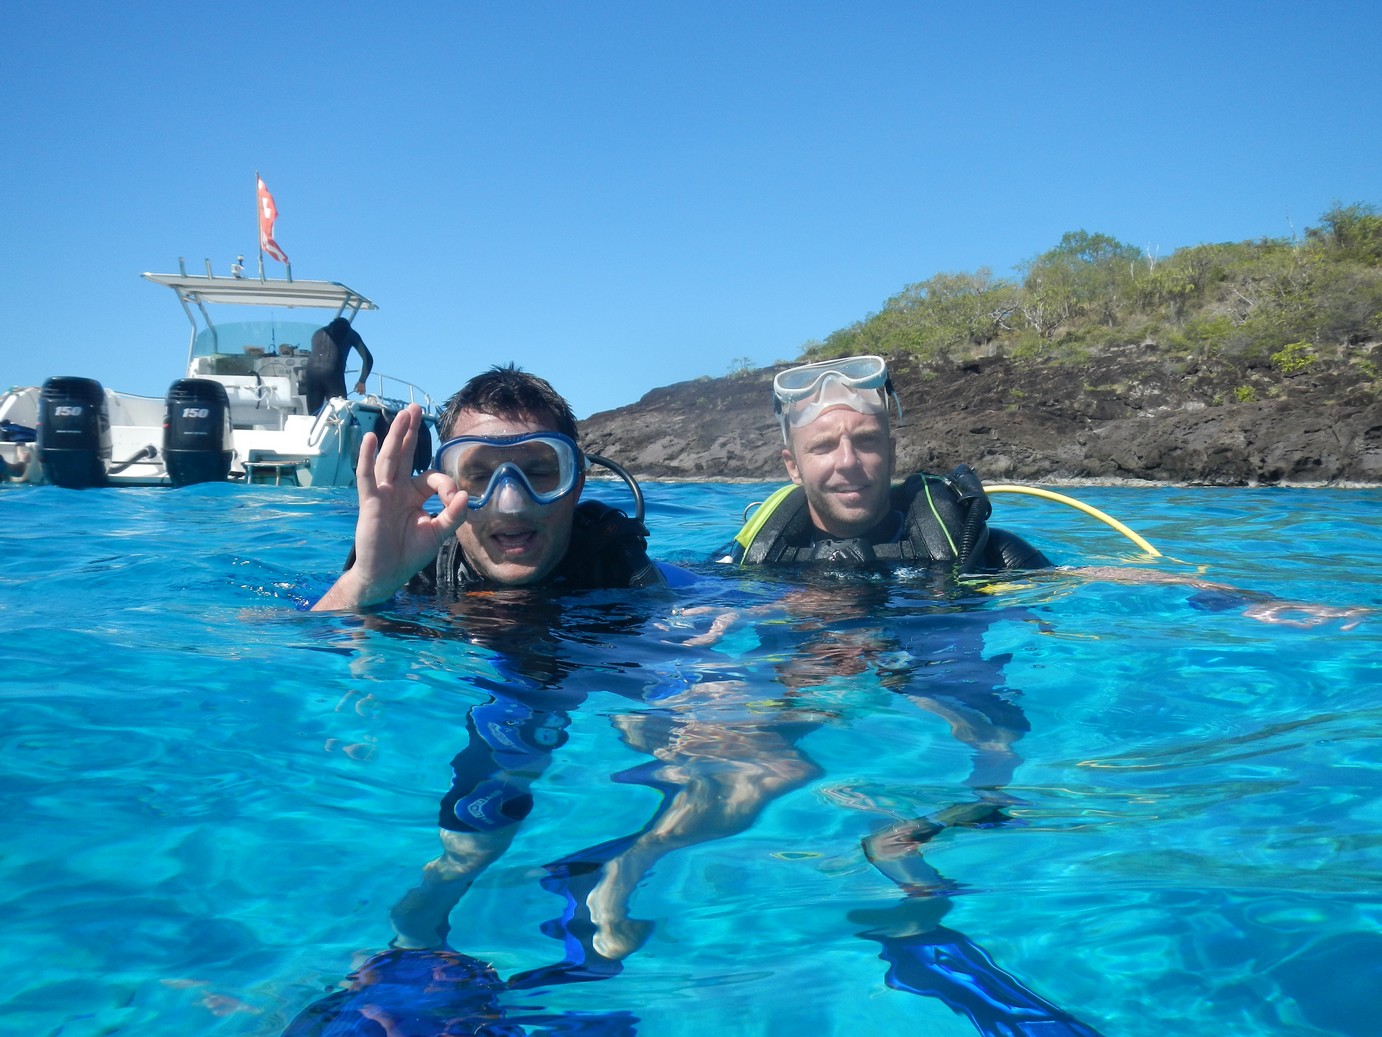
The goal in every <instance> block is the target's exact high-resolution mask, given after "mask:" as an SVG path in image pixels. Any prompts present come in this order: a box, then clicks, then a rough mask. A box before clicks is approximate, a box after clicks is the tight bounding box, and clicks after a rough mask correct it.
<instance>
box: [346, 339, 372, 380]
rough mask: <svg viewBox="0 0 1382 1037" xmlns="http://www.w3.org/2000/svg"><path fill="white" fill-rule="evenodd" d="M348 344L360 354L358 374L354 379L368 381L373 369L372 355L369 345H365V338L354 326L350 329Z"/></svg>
mask: <svg viewBox="0 0 1382 1037" xmlns="http://www.w3.org/2000/svg"><path fill="white" fill-rule="evenodd" d="M350 344H351V345H352V346H354V347H355V351H356V352H357V353H359V354H360V376H359V377H358V378H356V379H355V380H356V381H357V382H366V381H369V375H370V372H371V371H373V370H374V356H373V354H371V353H370V351H369V347H368V346H367V345H365V340H364V339H362V338H361V337H360V333H359V332H358V331H356V330H355V329H354V328H352V329H351V330H350Z"/></svg>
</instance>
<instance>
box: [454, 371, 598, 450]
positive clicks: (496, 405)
mask: <svg viewBox="0 0 1382 1037" xmlns="http://www.w3.org/2000/svg"><path fill="white" fill-rule="evenodd" d="M465 410H469V411H475V412H476V413H477V414H491V415H493V416H495V417H497V418H535V419H538V420H545V419H549V418H550V419H551V422H552V431H553V432H560V433H561V434H562V435H564V436H569V437H570V438H571V439H573V440H574V439H577V432H576V416H575V414H573V413H572V412H571V404H569V403H567V402H566V400H565V398H563V397H562V395H561V394H560V393H559V392H557V391H556V390H555V389H553V388H552V386H551V383H550V382H548V381H547V380H546V379H545V378H539V377H538V376H537V375H535V374H529V373H528V372H527V371H520V370H519V369H518V367H517V366H516V365H514V364H509V365H508V366H506V367H501V366H499V365H495V366H494V367H492V368H490V369H489V370H488V371H485V372H484V373H483V374H477V375H476V376H475V377H474V378H472V379H471V380H470V381H468V382H466V383H465V385H463V386H461V390H460V392H458V393H456V395H455V396H452V397H451V399H449V400H447V401H446V406H445V408H443V410H442V414H441V421H440V422H439V423H438V425H437V428H438V429H439V430H440V432H441V435H442V438H443V439H449V438H450V437H451V434H452V433H451V430H452V429H453V428H455V427H456V419H457V418H459V417H460V414H461V411H465Z"/></svg>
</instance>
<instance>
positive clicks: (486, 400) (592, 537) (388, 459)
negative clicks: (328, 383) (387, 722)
mask: <svg viewBox="0 0 1382 1037" xmlns="http://www.w3.org/2000/svg"><path fill="white" fill-rule="evenodd" d="M421 421H422V414H421V410H420V409H419V408H418V407H417V406H416V405H413V406H410V407H408V408H406V409H405V410H403V411H401V412H400V413H399V415H398V416H397V417H396V418H395V420H394V422H393V424H392V426H391V427H390V429H389V432H388V434H387V436H386V437H385V439H384V442H383V444H382V446H380V445H379V444H378V443H377V440H376V438H375V437H374V434H373V433H370V434H368V435H366V436H365V437H364V441H363V443H362V445H361V448H360V457H359V462H358V465H357V468H356V481H357V492H358V496H359V503H360V510H359V516H358V519H357V523H356V532H355V546H354V551H353V552H352V558H351V559H350V561H349V562H348V563H347V565H348V567H347V568H346V570H345V571H344V572H343V573H342V574H341V575H340V577H339V578H338V579H337V580H336V582H335V583H334V584H333V585H332V586H331V588H330V589H329V590H328V591H327V592H326V594H325V595H323V597H322V598H321V599H320V600H319V601H318V602H317V603H316V605H314V606H313V608H314V609H315V610H342V609H350V610H356V609H361V608H368V607H369V606H373V605H378V604H381V603H383V602H385V601H387V600H389V599H390V598H392V597H393V596H394V595H395V594H396V593H397V592H399V591H400V590H406V591H407V592H408V593H411V594H418V595H426V596H428V597H430V598H433V599H437V600H440V601H442V602H454V603H456V604H457V606H458V608H460V610H461V611H460V612H459V613H458V618H459V621H460V622H461V624H462V625H463V626H464V627H465V628H466V629H467V632H468V633H470V634H474V635H475V636H476V638H477V639H478V640H480V641H482V642H483V643H485V644H488V645H493V646H494V647H496V648H497V649H498V650H499V651H500V652H501V653H502V654H503V659H504V661H503V663H502V667H503V669H504V675H505V679H504V680H501V681H489V680H484V679H480V678H476V679H474V680H473V681H472V683H474V684H475V685H476V686H477V687H480V688H482V690H485V691H487V692H488V693H489V694H490V696H491V697H490V699H489V700H488V701H487V702H485V703H483V704H481V705H477V706H475V707H473V708H472V709H471V710H470V711H469V714H468V716H467V718H466V726H467V734H468V741H467V744H466V747H465V748H464V749H462V750H461V752H460V753H458V754H457V755H456V757H455V759H453V760H452V773H453V782H452V786H451V789H450V791H449V792H448V793H447V794H446V796H445V797H444V798H443V800H442V803H441V808H440V812H439V827H440V837H441V841H442V847H443V852H442V855H441V856H440V857H438V858H437V859H436V860H434V861H432V862H431V863H429V864H428V865H427V866H426V867H425V868H424V870H423V879H422V883H421V884H420V885H419V886H418V887H417V888H415V889H413V890H411V891H409V892H408V893H407V894H405V896H404V897H403V899H402V900H401V901H400V902H399V903H398V904H397V905H396V906H395V908H394V910H393V912H392V916H391V917H392V920H393V924H394V928H395V930H396V932H397V938H396V940H395V944H394V945H395V946H397V947H405V948H414V949H420V948H437V947H444V946H445V941H446V937H447V933H448V931H449V915H450V912H451V910H452V908H454V906H455V905H456V903H457V902H458V901H459V900H460V898H461V896H462V895H464V893H465V892H466V890H467V889H469V887H470V885H471V884H472V883H473V882H474V880H475V879H476V877H478V876H479V874H480V873H481V872H483V871H484V870H485V869H486V868H487V867H488V866H489V865H490V864H492V863H493V862H494V861H495V860H497V859H498V858H499V857H500V856H501V855H502V854H503V853H504V852H505V850H506V849H507V848H508V846H509V845H510V844H511V843H512V841H513V839H514V836H515V834H516V832H517V829H518V826H519V825H520V824H521V823H522V821H523V820H524V819H525V818H526V817H527V815H528V813H529V812H530V811H531V810H532V807H533V797H532V793H531V791H530V788H531V785H532V784H533V782H534V781H535V780H536V779H537V777H539V776H540V775H541V773H542V772H543V771H544V770H545V769H546V767H547V765H548V763H549V762H550V759H551V754H552V752H553V751H554V750H555V749H557V748H559V747H560V746H561V745H562V744H564V743H565V742H566V740H567V733H566V728H567V726H568V725H569V724H570V710H571V709H572V708H574V707H575V706H577V705H579V703H580V701H581V699H582V698H583V697H584V695H583V694H582V693H580V692H578V691H573V690H569V689H566V688H564V687H563V685H562V678H563V677H564V676H565V671H566V668H565V667H564V666H563V664H562V663H561V661H560V660H558V659H556V658H555V653H552V652H550V651H544V650H545V649H546V647H547V646H548V645H549V644H550V642H551V641H552V640H553V638H552V633H551V629H550V623H551V622H552V621H553V616H552V610H553V608H555V607H557V604H558V602H556V601H555V600H554V599H553V598H552V597H551V596H550V595H549V596H543V595H542V594H540V593H536V592H540V591H556V592H564V591H570V590H586V589H594V588H615V587H627V588H658V587H666V586H667V584H668V574H669V573H676V570H674V569H673V568H672V567H659V566H658V565H657V564H655V563H654V562H653V561H651V560H650V559H649V558H648V555H647V551H646V537H647V530H646V529H645V528H644V527H643V526H642V524H641V523H640V522H638V521H637V520H636V519H632V518H629V517H627V516H626V515H625V514H624V513H623V512H621V511H618V510H616V509H614V508H611V507H608V506H606V505H604V504H602V503H600V502H599V501H594V500H591V501H581V500H580V497H581V492H582V489H583V487H584V484H585V465H586V459H585V457H584V455H583V454H582V452H581V451H580V449H579V447H578V446H577V445H576V438H577V427H576V420H575V417H574V415H573V414H572V412H571V408H570V406H569V404H568V403H567V402H566V400H565V399H563V398H562V397H561V396H560V395H559V394H558V393H557V392H556V391H555V390H554V389H553V388H552V386H551V385H550V384H549V383H548V382H547V381H545V380H544V379H541V378H538V377H537V376H535V375H532V374H529V373H527V372H524V371H520V370H518V369H517V368H515V367H513V366H509V367H495V368H493V369H491V370H489V371H487V372H484V373H483V374H480V375H477V376H476V377H475V378H472V379H471V380H470V381H469V382H467V383H466V385H465V386H464V387H463V388H462V389H461V390H460V391H459V392H457V393H456V394H455V396H453V397H452V398H451V399H450V400H449V401H448V403H447V404H446V407H445V409H444V411H443V414H442V417H441V419H440V421H439V428H440V429H441V431H442V433H443V435H445V436H446V437H447V439H446V441H445V442H443V443H442V445H441V446H440V447H439V448H438V451H437V456H436V465H435V467H434V468H433V469H432V470H429V471H427V472H425V473H423V474H421V475H417V476H413V475H411V464H412V458H413V453H414V448H415V442H416V436H417V432H418V428H419V426H420V424H421ZM434 495H435V496H437V497H439V498H440V500H441V503H442V509H441V511H440V512H439V513H437V514H435V515H433V514H431V513H429V512H428V511H426V510H425V509H424V507H423V505H424V504H425V503H426V502H427V501H428V500H429V499H430V498H431V497H432V496H434ZM504 589H511V590H514V591H517V590H524V589H532V590H533V591H534V592H535V593H534V594H532V595H530V596H527V597H522V596H518V597H516V596H515V595H513V594H504V595H496V594H480V595H477V594H474V593H472V592H476V591H497V590H504ZM544 621H546V622H547V624H548V625H544Z"/></svg>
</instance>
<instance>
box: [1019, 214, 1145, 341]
mask: <svg viewBox="0 0 1382 1037" xmlns="http://www.w3.org/2000/svg"><path fill="white" fill-rule="evenodd" d="M1141 257H1142V251H1141V249H1139V248H1138V247H1137V246H1136V245H1129V244H1126V243H1125V242H1122V241H1119V240H1118V239H1116V238H1112V237H1109V235H1107V234H1090V233H1089V232H1088V231H1084V230H1075V231H1067V232H1066V234H1065V235H1064V236H1063V237H1062V238H1061V240H1060V244H1059V245H1057V246H1056V247H1055V248H1053V249H1051V250H1050V251H1049V252H1043V253H1042V254H1041V255H1039V256H1037V258H1036V259H1034V260H1032V261H1031V262H1029V263H1027V264H1026V266H1025V269H1024V273H1025V277H1024V280H1023V288H1024V289H1025V290H1026V293H1027V296H1028V300H1029V305H1028V307H1027V308H1026V309H1025V310H1024V314H1025V315H1027V317H1028V322H1029V323H1030V324H1031V325H1032V327H1033V328H1034V329H1035V330H1036V331H1037V332H1039V333H1041V334H1042V335H1044V336H1046V337H1047V338H1050V337H1051V335H1052V334H1053V333H1054V331H1055V329H1056V328H1058V327H1060V326H1061V324H1064V323H1065V322H1067V321H1069V320H1070V319H1072V318H1075V317H1080V316H1084V315H1089V316H1092V317H1093V318H1094V319H1095V320H1097V321H1098V322H1099V323H1101V324H1103V325H1105V326H1106V327H1110V328H1111V327H1115V326H1116V325H1117V324H1118V320H1119V317H1120V316H1121V312H1120V311H1121V310H1122V308H1123V306H1124V305H1125V304H1126V302H1127V301H1128V300H1129V298H1130V297H1131V295H1132V291H1131V289H1132V284H1133V276H1134V272H1135V270H1136V267H1137V263H1138V260H1139V259H1141ZM1034 317H1035V320H1034V319H1033V318H1034ZM1053 322H1054V323H1053Z"/></svg>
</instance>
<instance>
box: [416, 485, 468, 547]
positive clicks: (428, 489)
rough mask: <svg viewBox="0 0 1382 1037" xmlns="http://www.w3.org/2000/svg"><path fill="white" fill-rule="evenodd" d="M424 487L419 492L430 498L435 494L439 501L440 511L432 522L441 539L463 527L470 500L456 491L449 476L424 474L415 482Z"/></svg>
mask: <svg viewBox="0 0 1382 1037" xmlns="http://www.w3.org/2000/svg"><path fill="white" fill-rule="evenodd" d="M416 481H417V482H418V483H420V484H421V486H422V487H424V488H423V489H422V490H421V492H422V493H423V494H424V495H427V496H430V495H431V494H433V493H435V494H436V495H437V497H438V498H439V499H440V500H441V503H442V510H441V511H440V512H438V514H437V516H436V517H435V518H434V519H433V520H432V521H433V522H434V523H435V525H436V527H437V531H438V535H439V536H442V537H446V536H450V535H451V534H452V533H454V532H456V530H458V529H460V528H461V526H462V525H464V523H465V520H466V516H467V515H469V514H470V512H469V510H468V509H467V508H466V502H467V501H468V500H470V495H469V494H467V493H463V492H462V491H460V490H458V489H456V484H455V482H453V481H452V479H451V477H450V476H449V475H446V474H444V473H442V472H436V471H433V472H424V473H423V474H422V475H419V476H418V477H417V480H416Z"/></svg>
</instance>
